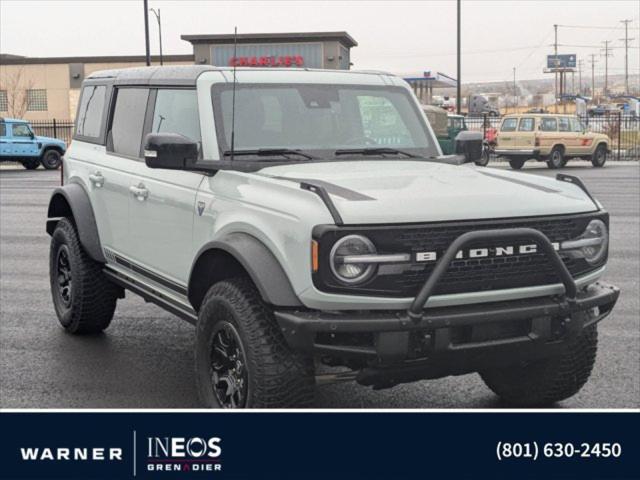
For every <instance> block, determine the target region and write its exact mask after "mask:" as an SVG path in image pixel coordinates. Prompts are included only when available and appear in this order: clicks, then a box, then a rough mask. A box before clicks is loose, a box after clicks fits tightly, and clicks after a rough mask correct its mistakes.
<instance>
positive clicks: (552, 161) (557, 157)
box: [547, 147, 567, 170]
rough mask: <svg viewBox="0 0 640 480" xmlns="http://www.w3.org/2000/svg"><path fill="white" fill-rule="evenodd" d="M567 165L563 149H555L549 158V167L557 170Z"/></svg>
mask: <svg viewBox="0 0 640 480" xmlns="http://www.w3.org/2000/svg"><path fill="white" fill-rule="evenodd" d="M566 164H567V160H566V159H565V158H564V153H563V151H562V148H560V147H554V148H553V150H551V153H550V154H549V158H547V167H549V168H550V169H552V170H557V169H558V168H562V167H564V166H565V165H566Z"/></svg>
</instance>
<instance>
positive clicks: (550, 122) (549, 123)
mask: <svg viewBox="0 0 640 480" xmlns="http://www.w3.org/2000/svg"><path fill="white" fill-rule="evenodd" d="M540 130H542V131H543V132H556V131H557V130H558V121H557V120H556V119H555V118H543V119H542V121H541V122H540Z"/></svg>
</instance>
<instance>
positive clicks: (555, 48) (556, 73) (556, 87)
mask: <svg viewBox="0 0 640 480" xmlns="http://www.w3.org/2000/svg"><path fill="white" fill-rule="evenodd" d="M553 29H554V30H555V40H554V42H553V54H554V55H555V58H554V62H555V65H554V66H555V67H556V68H558V64H557V62H558V24H554V25H553ZM555 78H556V86H555V88H554V91H553V95H554V97H555V98H554V102H553V103H554V105H555V107H556V111H555V113H558V72H557V71H556V72H555Z"/></svg>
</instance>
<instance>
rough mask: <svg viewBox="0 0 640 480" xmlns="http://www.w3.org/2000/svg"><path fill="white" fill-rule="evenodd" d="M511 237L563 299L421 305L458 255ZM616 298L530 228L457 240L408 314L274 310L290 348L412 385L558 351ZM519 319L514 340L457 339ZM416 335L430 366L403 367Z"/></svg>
mask: <svg viewBox="0 0 640 480" xmlns="http://www.w3.org/2000/svg"><path fill="white" fill-rule="evenodd" d="M513 239H520V240H522V239H527V240H529V239H530V240H531V241H533V242H535V243H536V245H538V247H539V248H540V249H541V250H542V252H543V253H544V254H545V255H546V256H547V258H548V259H549V263H550V264H551V265H552V267H553V269H554V271H555V272H556V273H557V275H558V278H559V280H560V282H561V283H562V284H563V285H564V290H565V291H564V293H563V294H561V295H553V296H546V297H533V298H525V299H520V300H505V301H498V302H493V303H476V304H472V305H460V306H450V307H437V308H428V309H426V308H425V306H426V304H427V302H428V301H429V298H430V297H431V296H432V294H433V292H434V291H435V288H436V287H437V285H438V282H439V281H440V280H441V279H442V278H443V276H444V275H445V274H446V272H447V269H448V268H449V265H450V263H451V262H452V261H453V260H454V259H455V256H456V254H457V252H459V251H460V250H461V249H463V248H465V247H466V246H469V245H470V244H474V243H477V242H479V241H483V240H491V241H499V240H513ZM619 293H620V292H619V290H618V288H616V287H614V286H611V285H606V284H603V283H600V282H596V283H593V284H592V285H589V286H587V287H584V288H581V289H580V290H578V288H577V285H576V282H575V280H574V279H573V277H572V276H571V274H570V272H569V271H568V270H567V268H566V266H565V264H564V263H563V261H562V259H561V258H560V256H559V255H558V253H557V252H556V250H555V249H554V247H553V245H552V244H551V242H550V241H549V239H548V238H547V237H546V236H545V235H544V234H543V233H541V232H540V231H538V230H535V229H532V228H512V229H495V230H484V231H473V232H467V233H464V234H462V235H460V236H459V237H458V238H457V239H456V240H454V241H453V242H452V243H451V245H450V246H449V248H448V249H447V250H446V251H445V253H444V254H443V256H442V257H441V258H440V260H439V261H438V263H437V264H436V266H435V268H434V270H433V271H432V272H431V275H429V277H428V278H427V279H426V281H425V283H424V285H423V287H422V288H421V289H420V291H419V292H418V295H416V297H415V298H414V300H413V302H412V304H411V306H410V308H409V309H408V310H368V311H367V310H358V311H341V312H332V311H327V312H324V311H319V310H298V311H291V310H288V311H276V312H275V316H276V319H277V321H278V324H279V326H280V327H281V331H282V333H283V335H284V336H285V339H286V340H287V342H288V344H289V345H290V346H291V348H293V349H295V350H298V351H302V352H304V353H306V354H311V355H319V356H325V357H326V356H328V357H333V358H339V359H358V360H363V361H365V362H367V364H369V365H376V367H375V368H373V369H365V370H366V371H369V372H370V373H371V375H372V378H371V379H369V380H367V379H364V378H359V380H358V381H360V382H361V383H365V384H377V383H380V382H379V381H378V377H379V376H380V375H382V376H383V377H384V376H385V375H386V373H385V372H387V373H389V372H393V373H391V375H392V376H394V377H395V378H400V377H403V378H404V376H405V374H406V375H407V376H408V379H407V380H403V381H411V380H412V379H417V378H428V377H431V378H436V377H440V376H445V375H451V374H458V373H465V372H469V371H476V370H477V369H478V368H480V367H481V366H487V365H495V364H500V365H505V364H508V363H511V362H517V361H526V360H531V359H535V358H542V357H545V356H549V355H553V354H556V353H559V352H561V351H562V348H563V343H564V341H566V340H568V339H570V338H572V337H574V336H575V335H578V334H579V333H580V332H581V331H582V330H583V329H584V328H587V327H589V326H590V325H593V324H594V323H596V322H598V321H600V320H602V319H603V318H605V317H606V316H607V315H608V314H609V313H610V312H611V310H612V309H613V307H614V305H615V303H616V301H617V299H618V296H619ZM517 321H524V322H530V324H529V325H530V328H529V329H528V331H527V332H526V333H524V334H518V335H516V336H514V337H511V338H504V337H501V338H496V339H491V338H489V339H487V338H483V339H482V340H478V341H473V339H472V341H469V342H467V343H460V342H456V334H457V332H456V329H458V330H459V329H461V328H462V329H464V328H484V327H486V325H487V324H491V323H496V322H507V323H513V322H517ZM558 332H560V333H558ZM358 336H360V337H361V338H362V337H363V336H364V337H367V336H368V338H372V339H373V340H372V341H370V342H369V343H368V344H367V343H366V342H362V341H353V342H351V341H350V340H351V339H354V338H356V339H357V337H358ZM416 336H418V337H420V338H426V339H427V341H428V343H429V347H428V349H427V350H428V352H427V353H426V354H425V355H424V358H425V359H426V358H427V357H428V359H429V362H428V363H427V364H424V363H423V362H420V363H418V364H416V362H415V361H414V360H412V361H411V362H412V363H411V364H410V365H408V364H407V363H406V362H407V361H408V360H409V357H410V352H411V349H412V344H413V343H414V340H415V338H416ZM331 339H334V341H330V340H331ZM389 366H391V368H388V367H389ZM363 372H364V370H363Z"/></svg>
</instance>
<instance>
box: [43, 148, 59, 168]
mask: <svg viewBox="0 0 640 480" xmlns="http://www.w3.org/2000/svg"><path fill="white" fill-rule="evenodd" d="M61 163H62V155H60V152H58V151H57V150H47V151H46V152H44V155H42V166H43V167H44V168H46V169H47V170H55V169H57V168H58V167H60V164H61Z"/></svg>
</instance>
